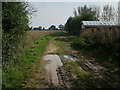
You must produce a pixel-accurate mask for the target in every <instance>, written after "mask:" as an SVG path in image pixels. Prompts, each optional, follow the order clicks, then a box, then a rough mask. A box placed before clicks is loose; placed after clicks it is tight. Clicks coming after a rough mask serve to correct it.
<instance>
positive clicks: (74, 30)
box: [65, 5, 118, 36]
mask: <svg viewBox="0 0 120 90" xmlns="http://www.w3.org/2000/svg"><path fill="white" fill-rule="evenodd" d="M73 14H74V17H69V18H68V20H67V22H66V24H65V29H66V30H67V31H68V32H69V33H70V34H73V35H78V36H79V35H80V29H81V21H112V22H113V21H116V20H117V18H118V13H117V10H116V9H115V8H114V7H113V6H112V5H105V6H103V9H102V10H101V8H100V7H98V6H89V7H88V6H86V5H85V6H84V7H80V6H79V7H78V8H77V9H75V8H74V11H73Z"/></svg>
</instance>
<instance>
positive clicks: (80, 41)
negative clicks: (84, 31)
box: [73, 37, 90, 48]
mask: <svg viewBox="0 0 120 90" xmlns="http://www.w3.org/2000/svg"><path fill="white" fill-rule="evenodd" d="M73 45H74V47H75V48H89V47H90V44H88V43H86V42H85V39H84V38H80V37H77V38H76V39H75V40H74V42H73Z"/></svg>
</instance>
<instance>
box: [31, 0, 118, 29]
mask: <svg viewBox="0 0 120 90" xmlns="http://www.w3.org/2000/svg"><path fill="white" fill-rule="evenodd" d="M45 1H46V2H45ZM58 1H59V0H58ZM61 1H63V0H61ZM74 1H75V0H74ZM81 1H82V2H81ZM81 1H80V0H79V1H78V0H76V2H73V1H72V0H70V2H54V0H52V1H51V2H48V1H47V0H44V2H43V1H40V2H39V1H36V2H34V0H32V1H29V3H30V5H31V6H33V7H34V8H36V10H37V12H36V13H35V14H33V15H32V19H31V20H30V21H31V24H30V26H32V27H38V26H42V27H45V28H49V27H50V26H51V25H55V26H56V27H57V26H58V25H60V24H63V25H64V24H65V23H66V21H67V19H68V18H69V17H70V16H73V9H74V8H76V9H77V7H78V6H84V5H87V6H89V5H95V6H100V7H102V6H103V5H106V4H110V5H113V6H114V7H115V8H117V3H118V1H119V0H106V1H107V2H104V1H103V0H92V1H90V0H88V1H90V2H88V1H86V2H83V0H81ZM84 1H85V0H84ZM93 1H94V2H93ZM98 1H101V2H98Z"/></svg>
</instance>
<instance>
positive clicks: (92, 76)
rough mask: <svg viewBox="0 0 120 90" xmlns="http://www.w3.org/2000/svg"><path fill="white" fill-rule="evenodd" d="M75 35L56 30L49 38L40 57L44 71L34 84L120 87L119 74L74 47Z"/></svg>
mask: <svg viewBox="0 0 120 90" xmlns="http://www.w3.org/2000/svg"><path fill="white" fill-rule="evenodd" d="M74 38H75V37H74V36H68V35H66V33H59V34H57V35H54V37H53V38H52V39H51V40H50V41H49V43H48V45H47V47H46V50H45V52H44V55H43V57H42V59H41V60H42V64H43V65H41V66H42V68H43V72H44V75H42V74H43V73H40V75H38V76H37V77H39V79H38V82H39V83H36V86H35V87H39V88H41V86H42V87H43V88H45V87H56V88H76V87H77V88H100V87H101V88H111V87H112V88H116V87H117V88H120V80H119V78H120V76H119V75H118V74H116V73H113V72H112V70H111V69H110V68H107V67H105V66H104V65H102V64H100V63H98V62H97V60H96V59H95V58H93V57H91V56H88V55H85V54H84V53H82V52H81V51H80V50H79V51H78V50H74V49H73V47H72V43H73V41H74ZM40 76H42V78H40ZM113 82H114V83H113ZM43 84H44V85H43Z"/></svg>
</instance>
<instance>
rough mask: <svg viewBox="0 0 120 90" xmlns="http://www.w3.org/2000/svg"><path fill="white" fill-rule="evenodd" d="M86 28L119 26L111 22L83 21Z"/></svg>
mask: <svg viewBox="0 0 120 90" xmlns="http://www.w3.org/2000/svg"><path fill="white" fill-rule="evenodd" d="M82 23H83V25H84V26H87V27H89V26H93V27H96V26H118V23H117V22H110V21H82Z"/></svg>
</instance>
